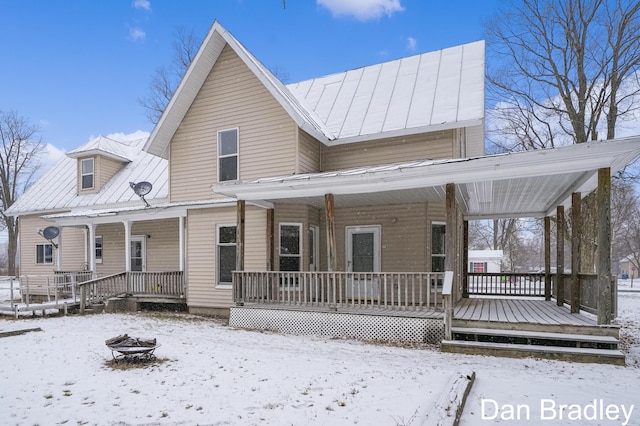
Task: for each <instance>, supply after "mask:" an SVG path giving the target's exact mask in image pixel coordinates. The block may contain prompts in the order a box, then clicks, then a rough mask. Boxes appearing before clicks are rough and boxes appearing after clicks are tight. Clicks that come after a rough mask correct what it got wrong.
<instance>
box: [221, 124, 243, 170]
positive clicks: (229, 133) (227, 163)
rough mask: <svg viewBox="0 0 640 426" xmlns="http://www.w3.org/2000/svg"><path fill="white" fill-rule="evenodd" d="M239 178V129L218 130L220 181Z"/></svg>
mask: <svg viewBox="0 0 640 426" xmlns="http://www.w3.org/2000/svg"><path fill="white" fill-rule="evenodd" d="M229 180H238V129H231V130H223V131H220V132H218V181H219V182H224V181H229Z"/></svg>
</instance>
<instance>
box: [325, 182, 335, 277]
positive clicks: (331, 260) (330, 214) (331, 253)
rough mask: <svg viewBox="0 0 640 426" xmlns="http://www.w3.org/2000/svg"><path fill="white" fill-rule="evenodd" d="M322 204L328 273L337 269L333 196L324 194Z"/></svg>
mask: <svg viewBox="0 0 640 426" xmlns="http://www.w3.org/2000/svg"><path fill="white" fill-rule="evenodd" d="M324 204H325V210H326V213H327V269H328V270H329V272H334V271H335V270H336V269H337V260H336V223H335V217H334V211H333V209H334V200H333V194H325V196H324Z"/></svg>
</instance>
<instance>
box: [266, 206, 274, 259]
mask: <svg viewBox="0 0 640 426" xmlns="http://www.w3.org/2000/svg"><path fill="white" fill-rule="evenodd" d="M274 232H275V219H274V211H273V209H267V271H273V270H274V269H275V268H274V259H275V256H274V248H273V244H274V243H273V242H274V237H273V236H274V235H275V234H274Z"/></svg>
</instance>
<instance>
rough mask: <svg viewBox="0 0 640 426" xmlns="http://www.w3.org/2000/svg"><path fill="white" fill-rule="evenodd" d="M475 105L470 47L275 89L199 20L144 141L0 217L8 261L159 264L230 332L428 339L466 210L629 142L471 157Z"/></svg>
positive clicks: (608, 155)
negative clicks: (15, 251)
mask: <svg viewBox="0 0 640 426" xmlns="http://www.w3.org/2000/svg"><path fill="white" fill-rule="evenodd" d="M484 101H485V100H484V43H483V42H482V41H479V42H474V43H469V44H465V45H461V46H456V47H452V48H447V49H443V50H440V51H435V52H428V53H424V54H420V55H415V56H411V57H407V58H402V59H398V60H393V61H389V62H384V63H380V64H375V65H370V66H366V67H363V68H358V69H354V70H350V71H347V72H343V73H337V74H332V75H329V76H324V77H319V78H315V79H311V80H307V81H303V82H299V83H294V84H289V85H284V84H282V83H281V82H280V81H279V80H278V79H277V78H276V77H274V75H273V74H272V73H271V72H270V71H269V70H268V69H267V68H265V67H264V66H263V65H262V64H261V63H260V62H259V61H258V60H257V59H256V58H255V57H254V56H253V55H252V54H251V53H250V52H249V51H248V50H247V49H246V48H245V47H244V46H243V45H242V44H241V43H240V42H238V40H236V39H235V38H234V37H233V36H232V35H231V34H230V33H229V32H228V31H226V30H225V29H224V28H223V27H222V26H221V25H220V24H219V23H218V22H215V23H214V24H213V26H212V27H211V29H210V31H209V33H208V34H207V36H206V38H205V39H204V41H203V43H202V45H201V47H200V49H199V51H198V53H197V55H196V56H195V58H194V60H193V63H192V64H191V65H190V67H189V68H188V70H187V71H186V74H185V75H184V77H183V79H182V81H181V83H180V85H179V87H178V88H177V90H176V92H175V93H174V95H173V97H172V99H171V100H170V102H169V104H168V106H167V107H166V109H165V111H164V113H163V115H162V117H161V118H160V120H159V122H158V123H157V125H156V126H155V128H154V129H153V132H152V133H151V135H150V137H149V138H148V140H146V141H137V142H129V143H121V142H116V141H111V140H108V139H105V138H98V139H96V140H93V141H90V142H89V143H87V144H85V145H83V146H81V147H79V148H78V149H76V150H74V151H72V152H70V153H69V154H68V155H67V158H65V159H64V160H62V161H61V162H60V163H59V164H58V165H56V166H55V168H54V169H52V171H50V172H49V173H48V174H47V175H45V177H43V178H42V179H40V180H39V181H38V182H37V183H36V184H35V185H34V186H33V187H32V188H31V189H30V190H29V191H27V193H25V195H24V196H23V197H22V198H21V199H20V200H18V202H16V204H15V205H14V206H13V207H12V208H11V209H10V211H9V213H10V214H13V215H15V216H19V217H20V235H21V237H20V238H21V239H20V253H21V261H20V265H21V272H22V274H27V275H28V274H43V273H46V272H49V273H51V272H53V271H54V270H56V271H64V270H78V269H79V268H80V267H82V269H87V270H89V271H92V272H95V273H96V274H97V275H98V276H99V277H102V276H105V275H114V274H119V273H125V274H134V273H138V274H139V277H141V278H139V279H138V281H136V285H137V286H138V288H139V289H142V288H148V287H149V284H152V285H151V287H152V288H154V289H158V288H161V287H162V285H161V284H162V279H165V278H162V277H161V275H160V274H163V273H164V274H172V275H171V276H172V277H173V278H172V279H178V280H179V282H180V283H183V284H184V290H183V293H184V296H185V298H186V303H187V305H188V308H189V310H190V311H191V312H193V313H205V314H223V315H228V314H229V313H230V312H231V315H232V320H233V321H235V322H234V324H236V325H239V326H255V327H262V328H271V329H287V327H286V326H283V325H282V324H295V326H294V327H293V329H292V331H294V332H295V331H299V332H314V330H315V332H321V331H319V330H320V329H321V328H322V327H320V328H318V327H319V326H318V324H325V325H326V324H329V323H330V324H333V325H329V326H328V327H329V328H332V330H329V331H327V330H324V331H323V332H325V331H326V332H327V333H329V332H336V330H342V331H344V330H346V329H347V328H349V324H359V325H357V326H356V328H357V329H358V331H344V333H343V334H346V335H350V336H351V335H352V336H355V337H364V338H379V336H380V335H377V334H375V333H373V332H372V331H371V330H373V329H377V328H384V329H385V330H384V331H383V332H382V334H381V335H382V336H383V337H389V336H391V338H393V336H394V335H395V336H399V335H402V334H403V333H405V332H404V331H402V330H407V329H411V330H410V331H407V332H406V333H405V334H412V333H413V335H415V334H416V333H417V335H418V336H419V337H418V338H417V339H418V340H420V339H422V340H437V339H440V338H441V337H442V321H443V310H442V309H441V308H442V300H443V293H444V296H445V297H446V296H448V297H450V300H451V303H453V304H455V303H456V301H458V300H460V299H461V298H462V297H463V296H464V297H466V296H467V295H468V289H467V288H466V287H465V279H466V273H467V271H466V265H467V260H466V259H465V253H466V246H465V235H466V223H467V221H468V220H472V219H479V218H491V217H505V216H510V217H521V216H546V217H548V216H550V215H552V214H555V213H556V208H557V207H558V206H562V207H564V206H565V205H566V206H570V205H571V201H572V194H573V193H580V192H583V193H585V194H586V193H588V192H590V191H592V190H593V189H594V188H595V187H597V186H598V184H601V186H602V182H604V179H605V178H602V177H601V178H600V180H599V179H598V178H597V176H598V173H599V171H601V170H604V169H606V170H609V171H613V172H615V171H616V170H618V169H619V168H620V167H623V166H624V165H626V164H628V163H629V162H630V161H632V160H633V159H634V158H636V157H637V156H638V154H640V149H639V148H640V147H639V144H638V140H637V138H636V139H632V140H621V141H615V142H610V143H607V144H606V146H604V145H605V144H597V143H594V144H586V145H585V146H574V147H565V148H561V149H555V150H545V151H544V152H542V151H540V152H527V153H518V154H508V155H500V156H484V131H483V129H484ZM140 182H149V183H151V184H152V189H151V191H150V192H149V193H148V194H147V195H145V198H144V199H141V198H140V197H139V196H138V195H137V194H136V193H134V191H133V190H132V186H133V185H130V183H132V184H136V183H140ZM144 189H145V190H149V188H144ZM145 192H146V191H145ZM574 202H575V197H574ZM48 225H55V227H56V228H58V229H59V235H58V236H57V237H56V242H55V244H57V247H55V246H54V244H53V243H54V242H53V241H51V242H47V241H46V240H44V239H43V238H42V237H41V235H39V233H38V231H39V230H41V229H43V228H45V227H46V226H48ZM445 270H446V271H451V272H452V274H451V275H449V276H448V278H447V280H445V274H444V271H445ZM547 270H550V268H547ZM152 272H153V273H156V274H157V275H154V276H149V275H142V274H144V273H147V274H149V273H152ZM176 277H177V278H176ZM158 283H159V284H158ZM546 285H547V290H548V289H549V288H550V285H551V284H550V282H549V281H548V282H547V284H546ZM542 291H543V294H542V297H543V298H544V297H545V294H544V293H545V291H544V289H543V290H542ZM547 293H550V290H549V291H547ZM554 294H555V293H554ZM547 296H549V297H550V295H549V294H547ZM559 300H561V301H562V300H563V298H562V297H560V299H559ZM561 304H562V303H560V305H561ZM285 308H286V309H285ZM434 308H435V310H434ZM362 309H365V310H367V311H368V313H369V314H371V315H369V317H368V319H367V320H363V316H362V315H360V314H362ZM285 311H286V312H285ZM340 311H342V312H340ZM355 311H357V312H355ZM234 312H235V314H236V318H235V319H234V318H233V315H234ZM389 312H392V313H393V315H385V314H384V313H387V314H388V313H389ZM320 313H323V314H326V315H325V316H324V317H322V318H318V317H316V316H315V315H317V314H320ZM339 313H342V314H344V315H343V317H342V318H346V320H345V321H343V320H338V319H336V318H335V316H331V315H338V314H339ZM444 315H445V316H446V313H445V314H444ZM383 317H384V318H385V321H386V322H380V321H382V320H381V318H383ZM414 320H417V321H422V322H421V323H419V324H418V325H417V326H415V324H416V323H415V321H414ZM412 321H414V322H412ZM303 323H307V324H311V325H309V326H308V327H307V326H303V325H301V324H303ZM398 324H399V325H398ZM305 327H306V328H305ZM415 327H417V328H419V330H418V331H417V332H416V331H415ZM290 330H291V329H290ZM310 330H311V331H310ZM363 330H364V331H363ZM427 335H428V336H427ZM425 336H427V337H425ZM429 336H430V337H429ZM433 336H435V337H433ZM412 338H413V337H412Z"/></svg>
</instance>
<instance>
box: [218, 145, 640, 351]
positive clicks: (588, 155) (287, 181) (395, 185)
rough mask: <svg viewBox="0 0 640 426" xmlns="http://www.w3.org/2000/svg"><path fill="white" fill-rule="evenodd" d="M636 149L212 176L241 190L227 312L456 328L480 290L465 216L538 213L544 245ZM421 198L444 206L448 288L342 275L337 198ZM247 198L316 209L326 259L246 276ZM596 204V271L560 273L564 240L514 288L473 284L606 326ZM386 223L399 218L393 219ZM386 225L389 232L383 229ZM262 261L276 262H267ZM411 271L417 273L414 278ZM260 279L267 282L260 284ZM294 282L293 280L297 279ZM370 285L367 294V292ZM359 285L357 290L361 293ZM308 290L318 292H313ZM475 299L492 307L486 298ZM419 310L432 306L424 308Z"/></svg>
mask: <svg viewBox="0 0 640 426" xmlns="http://www.w3.org/2000/svg"><path fill="white" fill-rule="evenodd" d="M638 155H640V139H639V138H627V139H620V140H617V141H607V142H594V143H589V144H581V145H574V146H568V147H563V148H556V149H551V150H543V151H532V152H522V153H513V154H505V155H497V156H487V157H478V158H471V159H460V160H442V161H422V162H420V161H418V162H414V163H405V164H395V165H388V166H378V167H371V168H362V169H354V170H345V171H338V172H332V173H318V174H310V175H304V176H291V177H282V178H272V179H261V180H258V181H253V182H240V183H233V184H224V183H222V184H216V185H213V189H214V191H215V192H217V193H222V194H225V195H228V196H233V197H235V198H237V199H238V200H239V201H238V207H237V211H238V220H237V223H238V226H239V229H238V234H237V235H238V257H237V264H236V271H237V272H236V273H235V274H234V282H233V288H234V301H235V303H236V306H237V307H236V308H232V309H231V311H232V316H233V312H234V310H235V309H238V308H240V309H244V310H246V309H262V308H263V309H268V310H270V311H273V310H278V311H281V310H290V311H294V310H295V311H309V312H311V311H317V310H318V309H322V310H324V311H328V312H331V310H332V309H333V312H337V310H338V309H342V308H345V307H349V309H352V310H357V313H358V314H359V315H370V314H371V315H376V312H385V315H388V316H389V317H390V318H393V317H396V316H400V315H402V316H406V315H415V316H419V315H433V316H434V317H435V316H439V315H442V318H443V320H442V322H443V323H442V326H443V333H442V335H443V336H444V337H445V338H447V337H449V336H451V327H452V324H453V321H454V319H455V312H459V311H458V310H457V309H458V308H459V307H460V306H464V303H466V301H467V300H468V299H469V298H472V297H473V296H474V294H473V293H474V292H475V293H478V291H477V287H478V286H479V285H481V282H480V281H478V280H476V281H473V274H470V273H468V271H467V260H466V252H467V249H468V247H467V241H468V239H467V230H468V221H469V220H477V219H491V218H506V217H516V218H518V217H544V218H545V241H546V243H545V247H547V246H548V245H549V244H550V243H549V242H550V238H549V237H550V226H549V225H550V222H551V218H552V216H555V218H556V219H557V220H561V218H564V211H565V208H566V209H567V211H569V210H571V211H572V214H575V212H578V211H579V210H580V209H579V202H580V200H581V198H582V197H583V196H586V195H587V194H589V193H590V192H592V191H594V190H596V192H597V196H598V197H599V202H598V204H599V205H601V206H608V205H609V203H610V179H611V174H612V173H616V172H617V171H618V170H619V169H620V168H621V167H624V166H626V165H627V164H629V163H630V162H632V161H633V160H634V159H635V158H637V157H638ZM420 202H423V203H427V204H428V205H429V206H432V205H437V204H439V205H441V206H442V208H443V211H444V221H443V222H444V223H443V225H444V227H445V228H446V234H445V235H444V239H445V241H444V242H445V244H444V246H445V252H444V256H443V263H442V266H443V269H442V270H440V271H438V272H437V273H442V271H444V270H447V271H451V273H452V274H451V275H452V278H451V283H450V284H451V285H450V290H447V288H446V286H445V285H443V286H442V287H440V288H438V287H437V285H436V287H433V283H434V282H438V280H437V279H436V280H434V279H432V278H429V279H426V280H422V282H423V283H426V282H429V283H430V284H429V285H425V284H420V286H418V287H415V286H414V287H412V286H407V285H406V284H403V283H399V282H394V281H393V280H392V281H389V279H390V278H389V277H391V276H392V275H393V274H398V273H396V272H387V271H384V270H382V271H381V272H379V273H380V274H383V275H380V277H378V278H376V276H374V275H372V274H374V273H378V272H377V271H364V273H365V274H370V275H369V276H368V277H367V276H365V279H363V280H360V279H358V278H357V277H356V276H349V275H348V273H349V272H350V271H348V270H347V271H346V273H347V275H342V274H343V272H342V271H341V268H342V267H341V264H347V265H348V262H346V261H345V259H344V257H342V256H343V255H342V256H340V255H337V253H338V252H339V250H340V248H339V246H337V244H336V237H335V235H336V221H338V220H339V217H340V211H339V209H340V208H350V209H352V210H357V209H358V208H361V207H360V206H362V207H364V206H387V209H388V211H390V212H392V211H393V206H403V205H406V204H407V203H420ZM245 203H252V204H254V205H260V206H263V207H264V208H266V209H268V210H269V211H271V212H273V211H274V210H275V211H277V210H278V209H279V208H283V207H286V206H288V205H295V204H304V205H310V206H314V207H315V208H318V209H320V211H321V212H322V214H323V224H324V231H325V232H324V235H325V238H324V239H323V243H325V244H326V247H327V249H326V264H325V265H326V270H323V271H308V272H304V273H303V272H302V271H299V274H300V275H297V276H296V278H295V279H294V280H293V281H290V280H288V279H287V275H286V274H285V273H284V271H281V272H280V274H277V273H276V272H275V271H272V270H265V271H260V272H258V273H254V274H255V275H253V276H251V275H248V274H246V273H247V272H248V271H244V267H243V251H242V247H243V242H244V240H243V238H244V237H243V230H242V225H243V224H244V220H245V218H244V216H243V213H242V212H243V211H244V204H245ZM576 206H578V208H576ZM399 208H401V207H399ZM598 214H599V222H600V225H599V237H598V246H599V247H602V248H605V249H604V250H600V258H599V262H598V265H597V273H595V274H591V275H587V274H581V273H580V270H579V267H578V268H574V269H573V271H575V272H573V273H572V274H564V271H563V266H564V258H563V256H564V253H563V251H562V250H559V255H558V257H557V259H555V261H556V272H555V273H551V268H552V261H551V259H550V251H547V250H545V252H546V256H545V273H542V274H521V277H520V278H518V279H519V280H520V281H515V282H513V281H507V284H508V285H509V286H513V287H514V288H520V289H521V290H520V292H519V293H511V292H509V291H504V283H501V285H502V287H501V290H500V291H499V292H498V291H493V292H492V291H491V290H488V289H487V290H483V291H480V293H483V294H485V295H488V296H490V297H494V298H501V297H505V296H507V297H521V296H528V297H531V296H534V297H538V298H539V299H540V302H541V303H543V304H544V306H550V305H555V307H556V308H557V309H561V310H564V309H565V308H566V306H569V308H568V309H569V310H570V312H569V315H575V316H578V315H582V314H581V310H586V309H590V310H591V311H592V312H594V313H595V315H596V318H597V319H596V323H597V324H596V326H597V325H601V326H604V327H607V326H608V324H610V322H611V320H612V319H613V316H614V313H615V285H614V284H613V283H614V281H613V279H612V275H611V270H610V257H609V250H608V249H606V248H607V247H610V244H611V241H610V238H611V233H610V220H609V216H608V215H609V211H608V209H607V208H601V209H599V213H598ZM271 216H273V213H271ZM575 217H578V216H575ZM432 220H433V219H431V220H429V219H427V220H426V221H425V222H424V223H423V225H422V226H428V224H429V223H433V222H432ZM392 223H395V221H393V220H392ZM269 227H271V229H273V225H272V224H271V225H269V224H267V228H268V229H269ZM558 228H561V227H558ZM384 232H386V231H384V230H383V233H384ZM421 235H423V234H419V233H417V232H414V233H413V235H411V233H409V236H408V238H407V239H406V242H407V246H409V245H410V244H413V243H415V241H417V240H419V238H422V237H421ZM557 239H558V240H560V241H564V235H563V234H560V235H558V237H557ZM431 254H433V253H431ZM268 264H269V265H272V267H273V268H274V269H276V268H277V267H276V266H275V264H274V263H273V262H271V263H269V262H268ZM434 265H436V263H434V262H432V263H431V266H432V268H433V266H434ZM339 272H340V273H339ZM338 273H339V274H338ZM435 273H436V270H432V271H424V272H411V274H410V276H411V277H418V276H420V274H425V276H428V275H427V274H435ZM270 274H271V275H270ZM331 274H338V275H336V279H331V278H330V277H332V275H331ZM385 274H386V275H385ZM400 274H404V273H400ZM509 275H511V274H509ZM258 276H261V277H273V278H269V279H268V280H267V281H260V280H257V279H255V277H258ZM385 276H386V286H387V287H386V288H385V287H384V286H382V287H379V285H380V284H383V283H384V282H385ZM338 277H339V278H338ZM411 279H414V278H411ZM247 280H249V281H247ZM418 281H420V280H417V281H416V282H418ZM264 282H266V283H267V284H263V283H264ZM291 282H293V283H294V285H293V286H292V285H291ZM316 283H321V284H322V285H321V286H320V288H322V289H323V290H320V293H314V291H315V290H313V291H312V290H311V289H312V288H313V286H314V285H316ZM525 283H526V285H524V284H525ZM296 286H297V287H298V288H299V290H298V288H296ZM323 286H324V287H323ZM362 286H364V287H362ZM367 286H368V287H367ZM474 286H475V287H474ZM247 289H251V290H247ZM587 290H588V291H587ZM369 291H371V292H372V293H371V294H369V293H367V292H369ZM376 291H377V292H378V293H377V296H376V293H375V292H376ZM420 291H422V293H420ZM323 292H324V293H323ZM358 292H360V293H359V294H360V296H357V293H358ZM503 293H504V294H503ZM313 294H320V295H321V297H320V301H319V300H318V298H314V297H313V296H312V295H313ZM426 294H429V295H431V296H430V297H431V299H430V300H429V303H428V304H426V303H425V301H424V295H426ZM322 295H327V296H326V297H325V296H322ZM363 295H364V297H363ZM391 295H393V299H392V298H391ZM410 295H411V296H410ZM413 295H415V296H413ZM420 295H422V296H420ZM447 298H450V300H451V306H450V307H449V310H448V308H447V306H446V305H445V304H444V303H438V301H444V300H446V299H447ZM477 303H482V304H485V303H487V304H489V305H488V306H491V305H490V304H491V302H489V301H482V302H477ZM565 303H567V305H565ZM541 306H542V305H541ZM426 312H430V313H429V314H425V313H426ZM567 318H571V317H570V316H569V317H567ZM539 319H540V317H538V320H539ZM530 320H531V321H533V322H534V323H535V322H539V321H537V320H536V316H532V317H531V318H530ZM522 324H524V323H522ZM522 324H520V323H518V324H517V325H516V328H522V327H526V326H524V325H522Z"/></svg>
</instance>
